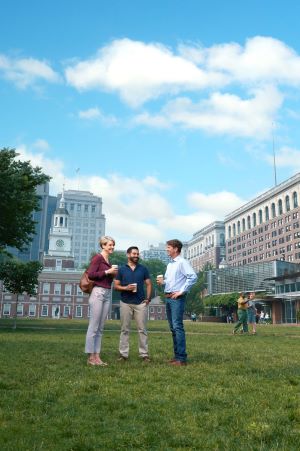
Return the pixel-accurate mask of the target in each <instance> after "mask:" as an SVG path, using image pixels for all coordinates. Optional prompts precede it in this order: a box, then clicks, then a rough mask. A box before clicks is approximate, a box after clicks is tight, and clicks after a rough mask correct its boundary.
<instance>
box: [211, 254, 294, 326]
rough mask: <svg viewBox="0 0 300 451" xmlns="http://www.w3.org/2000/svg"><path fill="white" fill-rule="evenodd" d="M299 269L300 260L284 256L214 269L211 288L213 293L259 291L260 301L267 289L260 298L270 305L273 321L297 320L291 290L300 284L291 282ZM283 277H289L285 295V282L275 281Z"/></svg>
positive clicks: (263, 302)
mask: <svg viewBox="0 0 300 451" xmlns="http://www.w3.org/2000/svg"><path fill="white" fill-rule="evenodd" d="M299 271H300V265H299V264H295V263H290V262H286V261H280V260H274V261H266V262H258V263H251V264H248V265H240V266H228V267H227V268H223V269H213V270H210V271H208V273H207V292H208V294H209V295H218V294H226V293H239V292H243V293H246V292H251V291H254V292H257V293H258V297H257V301H259V299H260V298H259V293H264V295H263V298H262V299H261V300H260V301H261V303H262V304H264V305H266V306H268V311H269V312H270V313H271V316H272V321H273V323H282V322H296V304H295V305H294V306H293V308H294V310H293V312H292V314H291V303H290V298H291V297H292V295H291V294H290V293H291V290H292V289H293V290H294V291H295V290H296V288H297V284H296V282H290V279H293V280H294V279H295V274H297V273H298V274H299ZM282 280H286V281H288V282H287V283H286V285H287V287H285V288H284V289H283V290H284V293H285V294H284V295H283V296H281V292H282V286H281V285H282V282H281V283H278V286H276V284H277V282H276V283H275V281H282ZM297 280H298V279H297ZM293 284H294V285H293ZM279 287H280V288H279ZM299 290H300V277H299ZM286 293H288V295H287V296H286ZM299 299H300V293H299ZM287 312H289V313H288V314H287ZM287 320H288V321H287Z"/></svg>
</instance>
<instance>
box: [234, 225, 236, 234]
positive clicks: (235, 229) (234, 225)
mask: <svg viewBox="0 0 300 451" xmlns="http://www.w3.org/2000/svg"><path fill="white" fill-rule="evenodd" d="M235 235H236V229H235V224H233V236H235Z"/></svg>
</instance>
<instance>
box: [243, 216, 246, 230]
mask: <svg viewBox="0 0 300 451" xmlns="http://www.w3.org/2000/svg"><path fill="white" fill-rule="evenodd" d="M245 230H246V221H245V218H243V219H242V231H243V232H245Z"/></svg>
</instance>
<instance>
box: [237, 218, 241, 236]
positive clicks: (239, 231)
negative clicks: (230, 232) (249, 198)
mask: <svg viewBox="0 0 300 451" xmlns="http://www.w3.org/2000/svg"><path fill="white" fill-rule="evenodd" d="M237 233H238V235H239V234H240V233H241V222H240V221H238V222H237Z"/></svg>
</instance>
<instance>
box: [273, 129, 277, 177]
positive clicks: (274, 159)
mask: <svg viewBox="0 0 300 451" xmlns="http://www.w3.org/2000/svg"><path fill="white" fill-rule="evenodd" d="M272 147H273V167H274V181H275V186H277V175H276V157H275V140H274V122H272Z"/></svg>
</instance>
